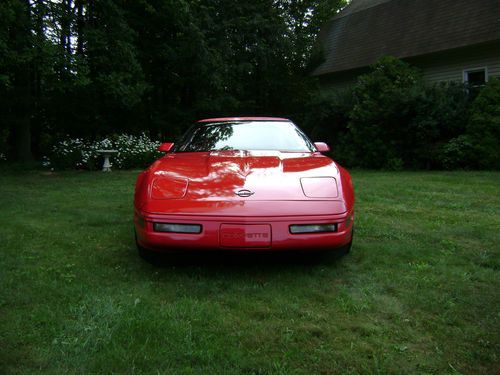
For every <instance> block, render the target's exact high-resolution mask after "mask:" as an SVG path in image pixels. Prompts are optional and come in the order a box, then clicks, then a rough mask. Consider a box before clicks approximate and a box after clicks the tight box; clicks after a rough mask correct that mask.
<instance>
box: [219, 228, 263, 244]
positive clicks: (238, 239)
mask: <svg viewBox="0 0 500 375" xmlns="http://www.w3.org/2000/svg"><path fill="white" fill-rule="evenodd" d="M219 240H220V245H221V246H222V247H252V248H256V247H271V226H270V225H269V224H221V226H220V231H219Z"/></svg>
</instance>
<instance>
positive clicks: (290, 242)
mask: <svg viewBox="0 0 500 375" xmlns="http://www.w3.org/2000/svg"><path fill="white" fill-rule="evenodd" d="M154 222H163V223H178V224H200V225H202V228H203V229H202V231H201V233H197V234H187V233H165V232H155V231H154V230H153V223H154ZM330 223H337V231H336V232H324V233H304V234H291V233H290V230H289V227H290V225H293V224H330ZM134 224H135V230H136V234H137V242H138V244H139V245H140V246H141V247H144V248H146V249H148V250H153V251H158V252H161V251H176V250H221V249H225V250H236V251H245V250H253V251H255V250H262V251H287V250H305V251H309V250H326V249H332V248H336V247H342V246H345V245H347V244H349V243H350V242H351V240H352V226H353V212H349V213H344V214H339V215H329V216H306V217H304V216H300V217H297V216H288V217H280V216H276V217H239V216H238V217H236V216H229V217H221V216H195V215H192V216H191V215H189V216H187V215H158V214H148V213H145V212H137V211H136V212H135V215H134ZM238 226H241V227H249V226H252V227H253V228H263V227H268V228H269V232H268V233H269V237H267V236H266V239H268V241H260V242H259V241H257V242H256V241H254V240H251V241H249V244H248V245H245V244H243V245H242V244H241V243H240V244H238V245H237V246H232V242H231V241H227V238H226V237H224V238H223V236H225V234H224V231H223V230H221V228H228V227H230V228H237V227H238ZM243 241H245V240H243Z"/></svg>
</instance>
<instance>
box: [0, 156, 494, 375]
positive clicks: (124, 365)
mask: <svg viewBox="0 0 500 375" xmlns="http://www.w3.org/2000/svg"><path fill="white" fill-rule="evenodd" d="M0 168H3V167H2V166H1V165H0ZM136 176H137V172H129V171H115V172H113V173H109V174H104V173H101V172H90V173H78V172H73V171H72V172H54V173H48V172H40V171H33V170H30V171H24V172H20V171H19V169H18V168H17V167H16V168H15V169H11V170H5V169H2V170H1V171H0V180H1V183H0V207H2V215H0V238H1V239H2V240H1V241H0V253H1V254H2V256H1V257H0V270H1V277H0V301H1V303H0V342H1V351H0V356H1V360H0V373H2V374H39V373H44V374H60V373H64V374H112V373H117V374H128V373H140V374H156V373H160V374H200V375H201V374H228V375H233V374H234V375H236V374H262V375H263V374H269V375H270V374H280V373H281V374H293V375H295V374H296V375H309V374H452V373H455V374H458V373H461V374H474V375H481V374H485V375H486V374H495V373H497V372H498V371H497V370H498V353H499V352H500V340H499V330H498V319H499V316H498V312H499V310H498V290H500V278H499V277H498V270H499V267H500V254H499V252H500V248H499V246H498V243H499V238H498V236H499V233H498V230H494V228H496V227H498V220H499V218H498V212H499V211H500V201H499V200H498V181H499V179H500V174H499V173H492V172H444V173H443V172H423V173H422V172H397V173H394V172H376V173H372V172H366V171H364V172H363V171H355V173H353V181H354V184H355V187H356V193H357V198H358V199H357V202H356V234H355V238H354V244H353V248H352V251H351V253H350V255H348V256H347V257H345V258H343V259H341V260H339V261H332V262H328V261H325V260H317V261H311V257H313V256H314V255H313V254H310V253H309V254H307V255H305V256H302V257H300V256H293V255H291V254H288V253H286V254H282V253H280V254H274V255H273V254H269V253H266V254H235V253H231V252H226V253H224V254H221V255H218V254H213V253H210V254H207V255H205V256H203V255H200V254H190V255H189V256H186V257H178V258H173V257H166V258H165V260H164V263H163V264H162V266H160V267H152V266H151V265H150V264H148V263H145V262H144V261H142V260H141V259H140V258H139V257H138V255H137V250H136V249H135V245H134V234H133V229H132V228H133V208H132V202H131V199H132V196H133V188H134V181H135V178H136ZM422 215H425V219H423V218H422ZM305 250H306V249H305ZM41 369H43V370H41ZM278 369H279V371H278Z"/></svg>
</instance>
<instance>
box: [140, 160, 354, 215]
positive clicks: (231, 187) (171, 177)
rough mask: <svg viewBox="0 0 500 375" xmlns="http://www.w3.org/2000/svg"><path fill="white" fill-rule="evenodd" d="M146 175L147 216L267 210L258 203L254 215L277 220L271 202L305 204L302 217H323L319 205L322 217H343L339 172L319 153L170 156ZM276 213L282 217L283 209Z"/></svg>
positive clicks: (152, 167) (291, 210) (153, 166)
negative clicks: (245, 208)
mask: <svg viewBox="0 0 500 375" xmlns="http://www.w3.org/2000/svg"><path fill="white" fill-rule="evenodd" d="M148 175H149V186H150V189H149V194H150V199H149V200H148V204H147V206H148V208H146V210H147V211H149V212H167V211H168V212H171V213H199V212H209V211H210V210H213V209H216V211H217V210H218V211H227V208H231V207H237V206H239V207H241V206H243V205H247V206H248V207H251V206H255V203H257V202H262V201H266V204H265V205H262V203H259V209H258V211H259V212H262V213H264V214H266V215H267V214H272V213H273V212H274V214H276V209H274V208H273V205H274V202H283V201H295V202H296V203H299V202H308V204H303V207H304V209H303V210H301V214H307V212H306V211H308V210H314V211H315V213H316V214H318V210H319V211H325V206H324V205H322V204H321V202H324V201H330V202H331V204H330V206H329V207H328V209H326V211H325V212H329V213H332V209H333V210H334V211H335V212H344V211H345V207H344V205H343V204H342V196H341V195H342V194H341V189H340V188H339V187H338V184H340V181H339V177H338V176H339V170H338V167H337V165H336V164H335V162H333V161H332V160H331V159H329V158H328V157H325V156H323V155H321V154H320V153H296V152H289V153H287V152H279V151H218V152H206V153H203V152H196V153H190V152H186V153H172V154H168V155H166V156H165V157H163V158H161V159H160V160H158V161H156V162H155V163H154V164H153V165H152V166H151V167H150V169H149V173H148ZM187 202H188V203H187ZM335 202H336V203H335ZM292 205H293V203H292V202H291V206H290V212H297V210H296V208H293V207H292ZM332 205H333V206H335V208H333V207H332ZM306 206H307V208H306ZM255 207H257V206H255ZM279 207H280V208H279V210H281V211H282V212H283V214H287V212H288V210H287V209H283V204H282V203H281V204H280V205H279ZM296 207H297V206H296ZM322 208H323V209H322ZM230 211H231V210H230ZM268 211H269V212H268ZM312 213H313V212H310V213H309V214H312Z"/></svg>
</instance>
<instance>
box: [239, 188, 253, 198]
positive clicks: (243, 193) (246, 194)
mask: <svg viewBox="0 0 500 375" xmlns="http://www.w3.org/2000/svg"><path fill="white" fill-rule="evenodd" d="M235 194H236V195H237V196H239V197H242V198H247V197H249V196H251V195H254V192H253V191H250V190H248V189H242V190H238V191H237V192H235Z"/></svg>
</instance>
